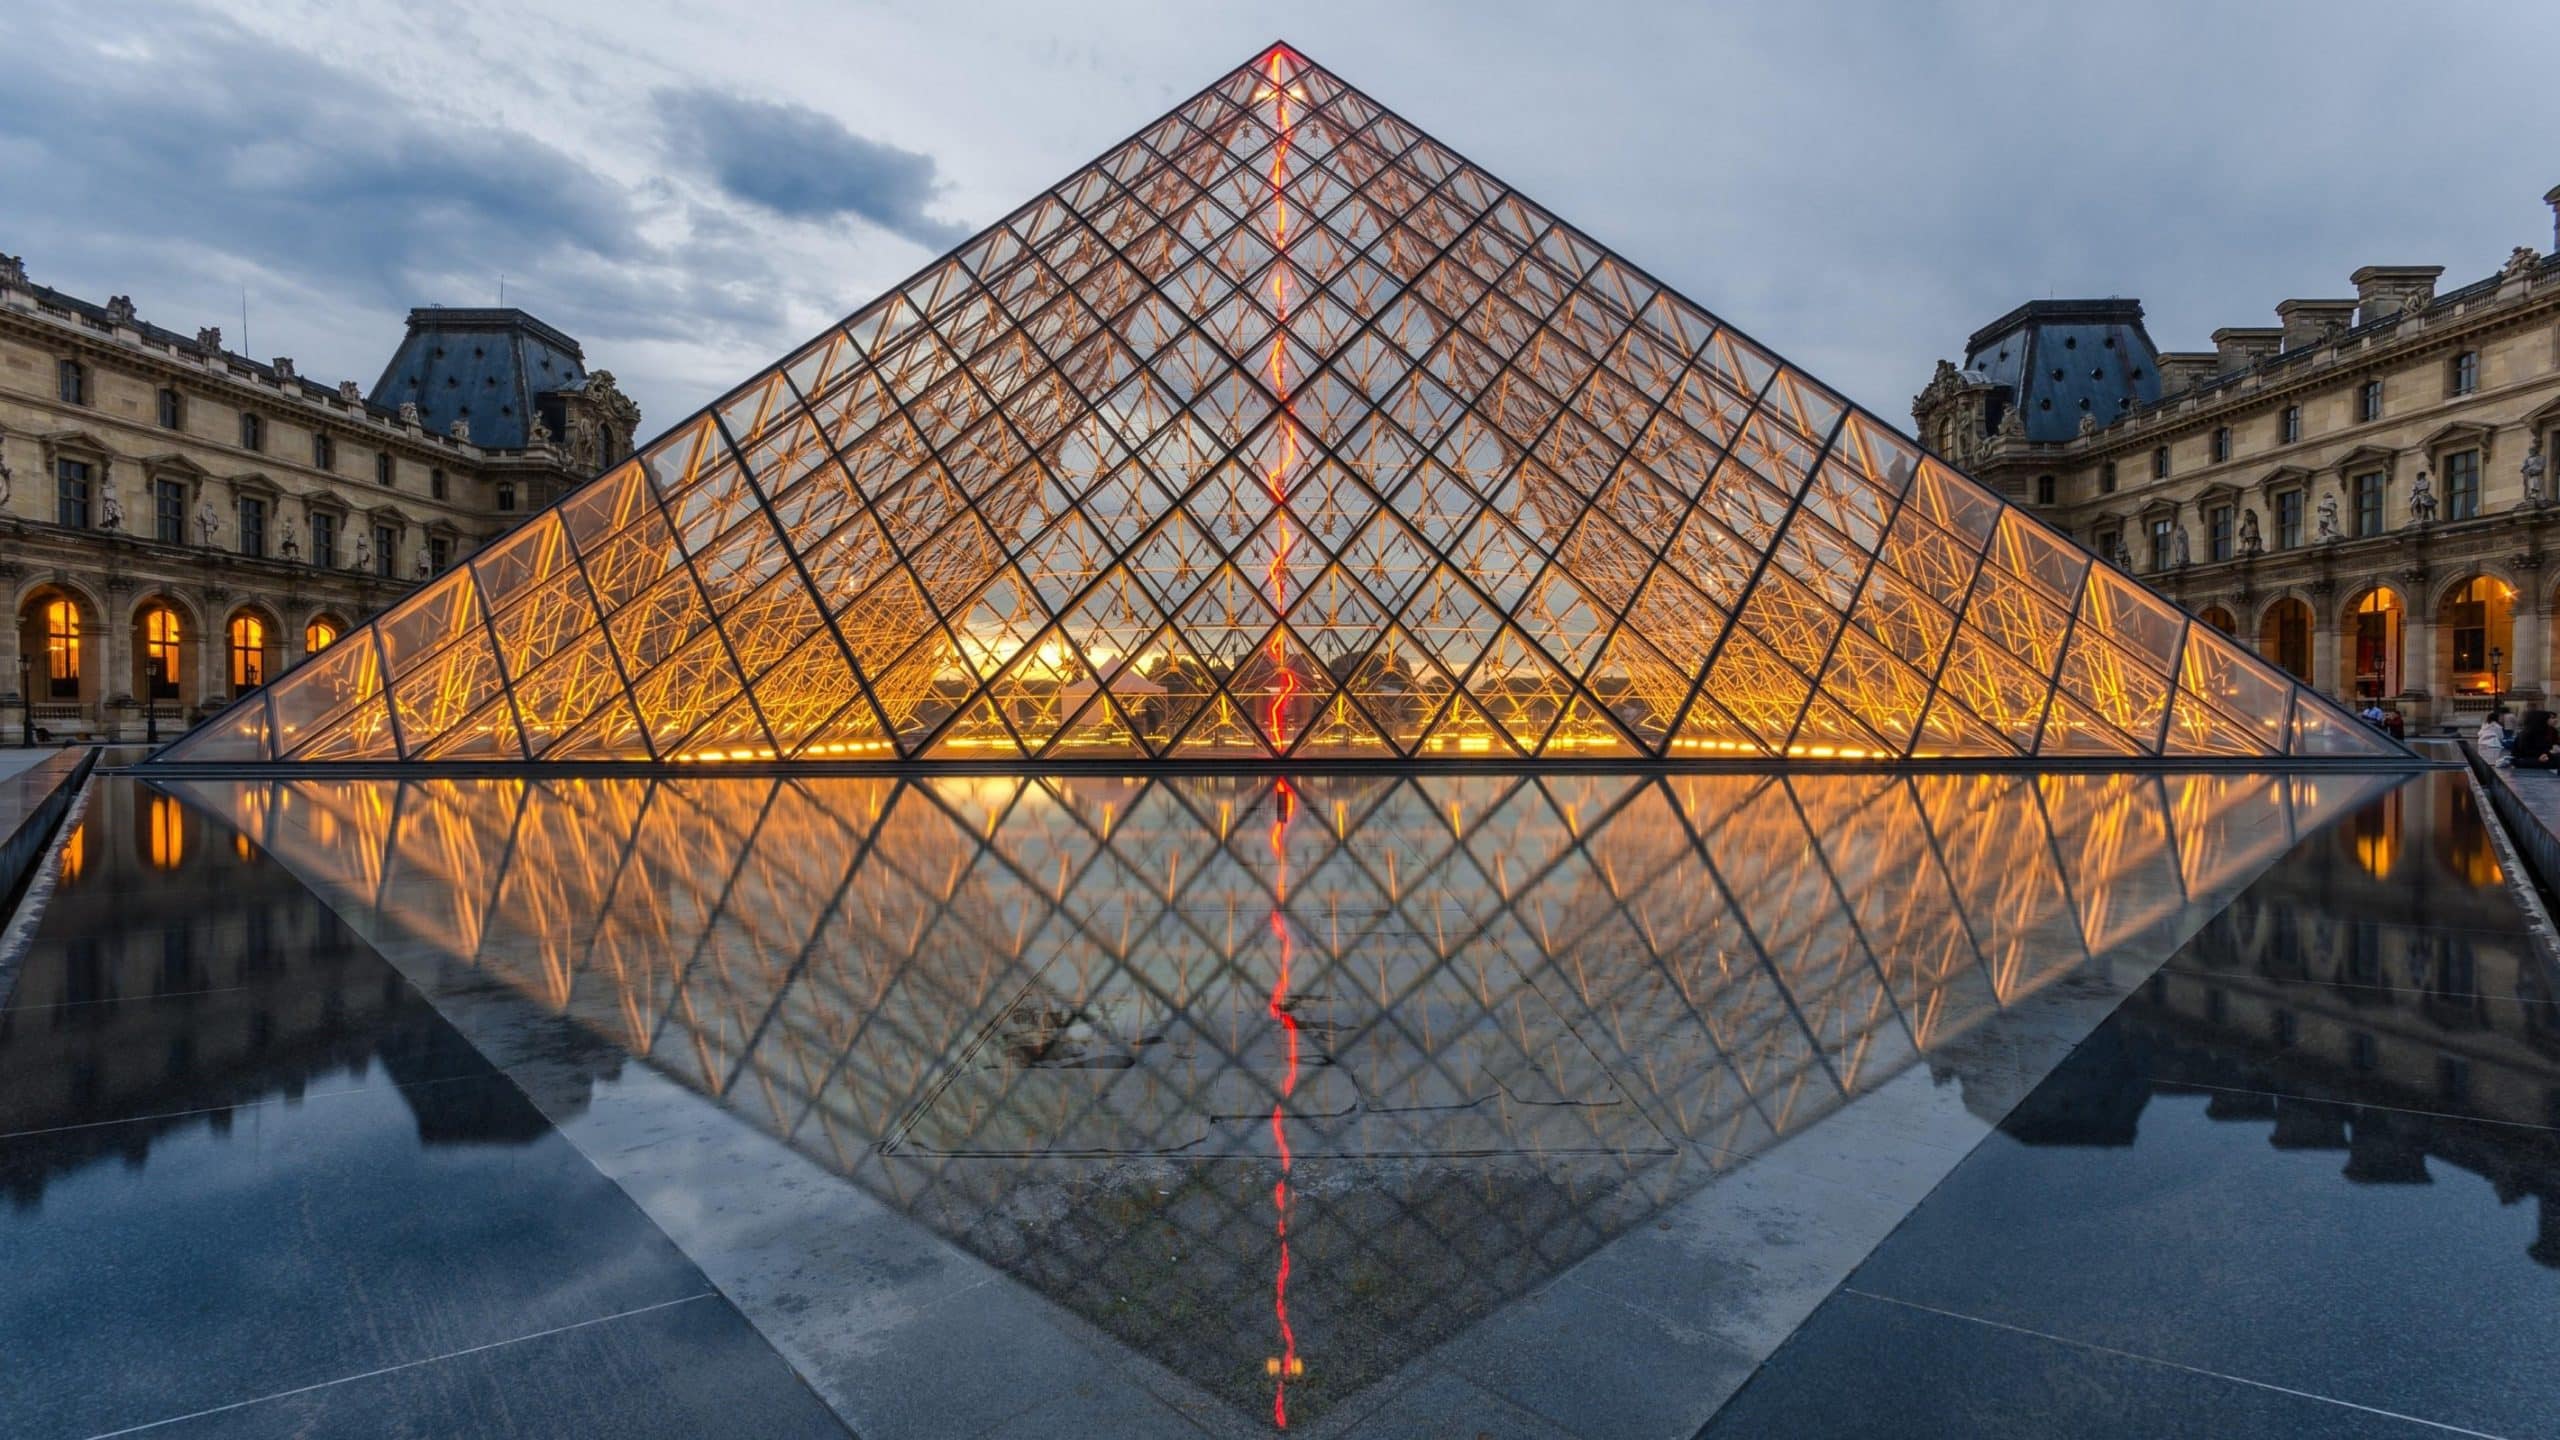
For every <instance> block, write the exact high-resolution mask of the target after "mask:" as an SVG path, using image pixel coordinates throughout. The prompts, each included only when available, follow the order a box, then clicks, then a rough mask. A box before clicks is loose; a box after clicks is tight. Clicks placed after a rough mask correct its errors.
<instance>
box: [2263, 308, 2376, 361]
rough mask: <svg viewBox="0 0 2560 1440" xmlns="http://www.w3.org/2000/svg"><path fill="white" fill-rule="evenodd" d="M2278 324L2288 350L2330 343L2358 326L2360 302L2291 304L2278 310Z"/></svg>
mask: <svg viewBox="0 0 2560 1440" xmlns="http://www.w3.org/2000/svg"><path fill="white" fill-rule="evenodd" d="M2276 321H2277V323H2278V325H2279V327H2280V328H2281V329H2282V330H2283V331H2284V348H2286V349H2287V350H2296V349H2300V348H2301V347H2303V346H2305V345H2312V344H2317V343H2318V342H2320V341H2322V340H2326V339H2328V338H2330V337H2331V336H2333V335H2336V334H2337V333H2338V332H2339V331H2341V330H2344V329H2346V328H2347V327H2348V326H2350V325H2353V324H2354V323H2356V302H2355V301H2353V300H2287V301H2284V302H2283V303H2281V304H2279V305H2277V306H2276Z"/></svg>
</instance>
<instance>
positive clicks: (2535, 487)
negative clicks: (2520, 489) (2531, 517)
mask: <svg viewBox="0 0 2560 1440" xmlns="http://www.w3.org/2000/svg"><path fill="white" fill-rule="evenodd" d="M2518 468H2519V469H2521V470H2522V471H2523V473H2524V504H2523V506H2522V508H2524V509H2527V510H2539V509H2541V508H2542V506H2543V503H2544V501H2543V495H2542V470H2543V461H2542V437H2541V436H2539V435H2537V436H2535V437H2534V438H2533V443H2532V444H2531V445H2528V446H2526V447H2525V452H2524V464H2523V465H2522V466H2520V467H2518Z"/></svg>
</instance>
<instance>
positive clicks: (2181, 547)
mask: <svg viewBox="0 0 2560 1440" xmlns="http://www.w3.org/2000/svg"><path fill="white" fill-rule="evenodd" d="M2169 564H2170V565H2171V566H2172V567H2174V568H2176V569H2180V570H2184V569H2186V568H2187V527H2186V526H2184V525H2173V526H2171V527H2169Z"/></svg>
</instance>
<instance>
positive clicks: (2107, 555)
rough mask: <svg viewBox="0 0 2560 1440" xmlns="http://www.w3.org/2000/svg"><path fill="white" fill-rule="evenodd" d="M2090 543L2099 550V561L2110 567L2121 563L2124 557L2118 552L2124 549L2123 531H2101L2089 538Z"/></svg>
mask: <svg viewBox="0 0 2560 1440" xmlns="http://www.w3.org/2000/svg"><path fill="white" fill-rule="evenodd" d="M2089 543H2090V544H2091V545H2092V546H2094V547H2095V548H2096V549H2097V552H2098V558H2099V559H2101V560H2104V561H2106V562H2107V563H2108V564H2110V565H2114V564H2118V563H2121V561H2122V558H2123V557H2122V556H2120V555H2118V554H2117V553H2116V552H2118V551H2120V550H2122V549H2124V532H2123V531H2121V530H2101V531H2099V532H2098V533H2097V534H2095V535H2092V536H2090V537H2089Z"/></svg>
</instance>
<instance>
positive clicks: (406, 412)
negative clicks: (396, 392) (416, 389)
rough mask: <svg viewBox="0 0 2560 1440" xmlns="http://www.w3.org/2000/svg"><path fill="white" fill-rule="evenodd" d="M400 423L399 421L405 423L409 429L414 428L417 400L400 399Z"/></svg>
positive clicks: (416, 416) (416, 421)
mask: <svg viewBox="0 0 2560 1440" xmlns="http://www.w3.org/2000/svg"><path fill="white" fill-rule="evenodd" d="M400 423H401V424H403V425H406V426H408V427H410V428H411V429H415V428H417V424H418V402H417V401H415V400H403V401H401V402H400Z"/></svg>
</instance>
